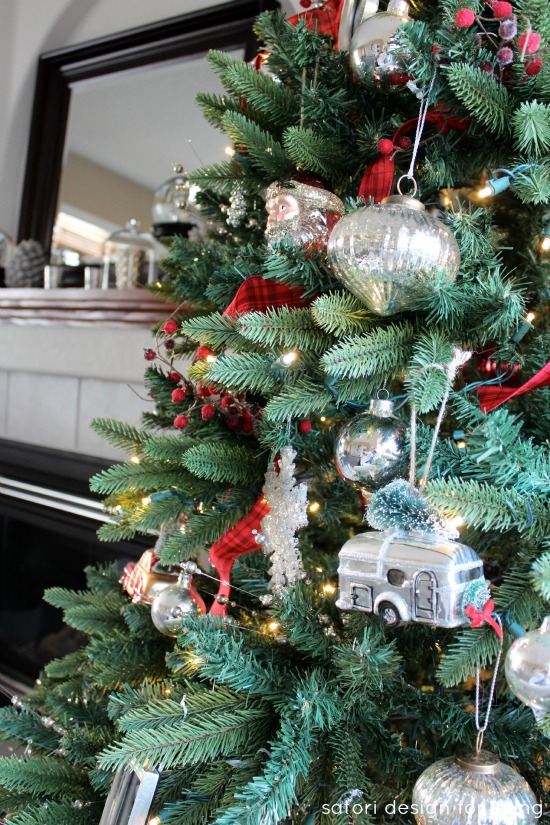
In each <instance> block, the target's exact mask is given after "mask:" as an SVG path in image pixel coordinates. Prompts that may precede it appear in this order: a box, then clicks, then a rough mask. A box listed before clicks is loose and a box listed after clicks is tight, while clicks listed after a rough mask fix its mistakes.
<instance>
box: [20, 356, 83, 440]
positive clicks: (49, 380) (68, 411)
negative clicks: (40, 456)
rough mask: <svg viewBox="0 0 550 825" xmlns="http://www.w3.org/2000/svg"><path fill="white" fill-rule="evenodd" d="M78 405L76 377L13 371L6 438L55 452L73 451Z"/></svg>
mask: <svg viewBox="0 0 550 825" xmlns="http://www.w3.org/2000/svg"><path fill="white" fill-rule="evenodd" d="M77 403H78V379H77V378H64V377H60V376H58V375H38V374H37V373H31V372H12V373H10V376H9V392H8V409H7V416H6V419H7V421H6V432H5V435H6V437H7V438H12V439H13V440H14V441H24V442H25V443H27V444H39V445H40V446H42V447H51V448H52V449H54V450H74V449H75V446H76V413H77Z"/></svg>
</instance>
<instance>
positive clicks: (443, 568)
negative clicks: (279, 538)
mask: <svg viewBox="0 0 550 825" xmlns="http://www.w3.org/2000/svg"><path fill="white" fill-rule="evenodd" d="M339 558H340V565H339V567H338V575H339V579H340V597H339V599H338V601H337V602H336V606H337V607H339V608H340V609H341V610H362V611H364V612H366V613H377V614H378V615H379V616H380V618H381V620H382V621H383V623H384V624H385V625H387V626H388V627H396V626H397V625H399V624H401V623H404V622H420V623H422V624H431V625H436V626H438V627H458V626H459V625H462V624H468V619H467V617H466V616H465V615H464V610H463V600H464V591H465V589H466V588H467V587H468V585H470V583H471V582H473V581H478V580H483V562H482V561H481V559H480V558H479V556H478V555H477V553H476V552H475V551H474V550H472V548H471V547H468V546H467V545H466V544H460V543H459V542H456V541H452V540H451V539H448V538H445V537H444V536H440V535H434V534H430V533H420V532H418V533H417V532H408V533H405V532H400V533H398V532H392V533H389V532H385V533H381V532H378V531H374V530H373V531H371V532H368V533H359V534H358V535H357V536H354V538H352V539H350V540H349V541H347V542H346V543H345V544H344V546H343V547H342V549H341V550H340V554H339Z"/></svg>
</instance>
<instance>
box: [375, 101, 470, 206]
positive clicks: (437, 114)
mask: <svg viewBox="0 0 550 825" xmlns="http://www.w3.org/2000/svg"><path fill="white" fill-rule="evenodd" d="M426 122H427V123H432V124H433V125H434V127H435V129H436V131H438V132H442V133H443V134H444V135H446V134H447V133H448V132H449V131H450V130H451V129H454V130H455V131H458V132H463V131H464V130H465V129H467V128H468V126H469V125H470V122H469V121H468V120H464V119H463V118H460V117H457V116H456V115H451V113H450V112H449V110H448V109H445V108H443V106H442V105H441V104H440V103H438V104H437V106H434V107H433V108H432V109H430V110H429V111H428V114H427V115H426ZM417 123H418V118H417V117H413V118H411V119H410V120H407V121H406V122H405V123H403V125H402V126H400V127H399V129H398V130H397V132H396V133H395V134H394V136H393V138H392V142H393V143H394V144H397V141H398V140H399V138H402V137H404V136H405V135H406V134H407V133H408V132H412V130H413V129H415V128H416V125H417ZM394 171H395V161H394V155H393V154H391V155H381V156H380V157H378V158H376V160H374V161H372V163H370V164H369V165H368V166H367V168H366V169H365V174H364V175H363V177H362V179H361V183H360V185H359V197H360V198H363V200H365V201H366V202H367V203H370V202H371V200H372V202H373V203H380V201H381V200H382V199H383V198H387V197H388V196H389V195H391V190H392V186H393V175H394Z"/></svg>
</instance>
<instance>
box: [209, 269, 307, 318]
mask: <svg viewBox="0 0 550 825" xmlns="http://www.w3.org/2000/svg"><path fill="white" fill-rule="evenodd" d="M305 303H306V302H305V301H304V297H303V294H302V290H301V289H300V288H299V287H295V286H287V285H286V284H279V283H277V281H270V280H266V279H265V278H262V276H261V275H251V277H250V278H247V279H246V280H245V281H243V282H242V284H241V285H240V287H239V289H238V290H237V294H236V295H235V297H234V298H233V300H232V301H231V303H230V304H229V306H228V307H227V309H226V310H225V312H224V313H223V315H224V317H228V316H229V317H233V316H234V315H244V314H245V313H246V312H254V311H256V312H265V311H266V309H269V308H271V307H302V306H304V305H305Z"/></svg>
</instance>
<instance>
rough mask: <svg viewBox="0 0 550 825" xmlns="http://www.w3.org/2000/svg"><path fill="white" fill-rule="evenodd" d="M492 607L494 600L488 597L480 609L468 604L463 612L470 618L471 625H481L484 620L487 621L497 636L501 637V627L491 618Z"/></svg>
mask: <svg viewBox="0 0 550 825" xmlns="http://www.w3.org/2000/svg"><path fill="white" fill-rule="evenodd" d="M494 609H495V603H494V601H493V600H492V599H488V600H487V602H486V603H485V605H484V607H483V609H482V610H478V609H477V608H476V607H474V606H473V604H469V605H468V607H467V608H466V609H465V610H464V613H465V614H466V616H467V617H468V618H469V619H470V622H471V626H472V627H481V625H482V624H484V622H487V624H488V625H490V626H491V627H492V628H493V630H494V631H495V633H496V634H497V636H498V638H499V639H502V627H501V626H500V625H499V623H498V622H497V621H496V619H493V612H494Z"/></svg>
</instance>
